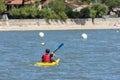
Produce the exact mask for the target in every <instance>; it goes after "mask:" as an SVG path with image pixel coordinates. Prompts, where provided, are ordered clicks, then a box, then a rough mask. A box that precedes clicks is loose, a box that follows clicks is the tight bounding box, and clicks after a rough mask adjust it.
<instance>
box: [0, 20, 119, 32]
mask: <svg viewBox="0 0 120 80" xmlns="http://www.w3.org/2000/svg"><path fill="white" fill-rule="evenodd" d="M91 29H94V30H95V29H120V18H107V19H103V18H95V20H94V24H93V23H92V19H91V18H89V19H67V21H66V22H63V21H55V20H49V21H48V22H46V20H45V19H10V20H0V31H33V30H91Z"/></svg>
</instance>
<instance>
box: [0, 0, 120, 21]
mask: <svg viewBox="0 0 120 80" xmlns="http://www.w3.org/2000/svg"><path fill="white" fill-rule="evenodd" d="M23 1H24V0H23ZM96 1H97V2H96ZM74 3H76V4H83V5H89V6H88V7H86V8H83V9H81V10H80V11H73V7H72V6H71V5H70V4H68V3H64V2H63V1H62V0H51V1H50V3H48V4H47V5H46V6H47V7H43V8H42V9H41V10H40V9H39V8H38V6H39V4H40V3H39V4H38V3H37V4H36V3H34V4H31V5H23V4H24V2H23V4H22V5H21V7H12V9H11V10H9V18H45V19H55V20H56V21H57V20H63V21H65V20H66V19H67V18H89V17H91V18H95V17H102V16H103V15H107V14H109V13H108V12H110V11H113V8H116V7H120V5H119V4H120V0H74ZM5 10H6V6H5V4H4V0H0V13H2V12H4V11H5Z"/></svg>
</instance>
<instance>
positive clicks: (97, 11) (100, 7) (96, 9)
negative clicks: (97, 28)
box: [90, 3, 108, 24]
mask: <svg viewBox="0 0 120 80" xmlns="http://www.w3.org/2000/svg"><path fill="white" fill-rule="evenodd" d="M107 13H108V7H107V6H106V5H104V4H100V3H96V4H93V5H92V6H91V7H90V17H91V18H92V22H93V24H94V18H95V17H102V16H103V15H107Z"/></svg>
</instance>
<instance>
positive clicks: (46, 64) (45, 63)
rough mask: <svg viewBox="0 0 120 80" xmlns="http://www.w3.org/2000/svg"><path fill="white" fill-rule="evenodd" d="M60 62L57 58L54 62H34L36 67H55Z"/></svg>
mask: <svg viewBox="0 0 120 80" xmlns="http://www.w3.org/2000/svg"><path fill="white" fill-rule="evenodd" d="M59 62H60V59H59V58H58V59H57V60H55V62H51V63H49V62H36V65H37V66H55V65H57V64H58V63H59Z"/></svg>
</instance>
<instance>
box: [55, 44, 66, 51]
mask: <svg viewBox="0 0 120 80" xmlns="http://www.w3.org/2000/svg"><path fill="white" fill-rule="evenodd" d="M63 45H64V43H61V44H60V45H59V46H58V47H57V48H56V49H55V50H54V51H53V53H55V52H56V51H57V50H59V49H60V48H61V47H62V46H63Z"/></svg>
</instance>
